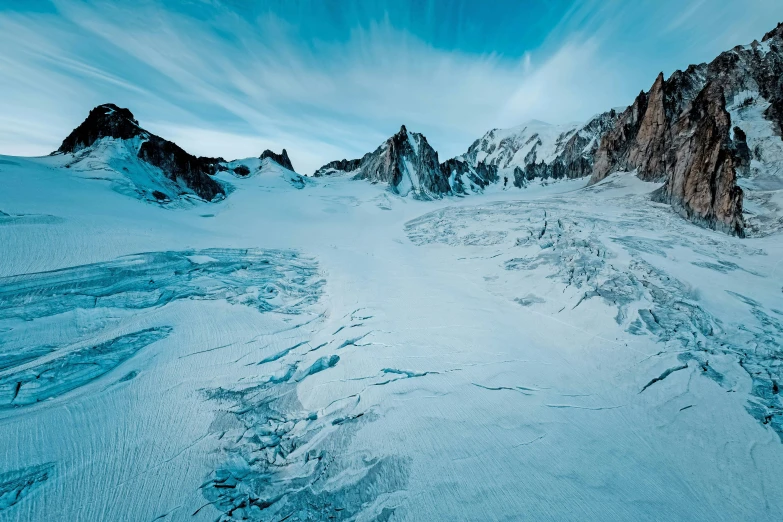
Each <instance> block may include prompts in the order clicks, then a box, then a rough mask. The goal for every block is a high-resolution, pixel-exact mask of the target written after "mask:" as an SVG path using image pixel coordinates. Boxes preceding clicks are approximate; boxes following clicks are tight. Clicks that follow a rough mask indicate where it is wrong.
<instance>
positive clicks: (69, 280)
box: [0, 152, 783, 522]
mask: <svg viewBox="0 0 783 522" xmlns="http://www.w3.org/2000/svg"><path fill="white" fill-rule="evenodd" d="M112 154H115V152H112ZM112 157H113V156H112ZM62 162H63V159H62V157H48V158H34V159H31V158H16V157H8V156H0V180H2V186H3V188H4V190H3V191H1V192H0V245H2V247H1V248H2V252H1V254H2V255H0V278H1V279H0V434H1V436H0V521H3V522H5V521H31V520H47V521H60V520H62V521H82V520H83V521H97V520H107V521H109V520H110V521H153V520H156V521H165V522H168V521H175V520H176V521H180V520H181V521H185V520H187V521H215V520H224V521H227V520H265V521H266V520H283V519H285V520H288V521H295V520H297V521H298V520H357V521H370V520H395V521H397V520H400V521H419V520H449V521H451V520H579V521H584V520H601V521H603V520H639V521H646V520H650V521H652V520H712V521H722V520H725V521H736V520H781V519H783V481H781V480H780V469H781V467H782V466H783V444H782V443H781V437H780V434H779V432H778V431H775V426H778V427H779V426H780V424H779V419H780V417H779V416H780V413H779V412H778V413H777V415H778V417H777V419H778V420H777V421H775V420H774V418H772V417H771V419H772V420H771V421H770V420H767V422H766V423H765V422H764V419H765V417H764V412H769V411H773V412H774V409H770V408H772V407H774V405H775V404H777V405H778V407H779V405H780V402H779V395H777V392H776V391H771V390H773V388H771V387H770V386H772V384H771V383H772V382H773V380H774V379H776V378H777V377H775V375H778V374H776V373H775V372H779V361H780V355H781V354H780V349H781V348H780V347H781V344H783V298H781V280H783V265H781V263H780V259H781V257H783V241H781V235H780V234H779V233H777V234H774V233H773V234H771V235H767V236H766V237H759V238H750V239H738V238H733V237H729V236H726V235H723V234H720V233H717V232H714V231H710V230H705V229H702V228H699V227H697V226H695V225H692V224H690V223H689V222H687V221H685V220H682V219H681V218H679V217H678V216H676V215H675V214H674V213H673V212H672V211H671V210H670V209H669V208H668V207H667V206H665V205H660V204H655V203H652V202H651V201H650V199H649V197H648V195H649V193H650V192H651V191H652V190H654V189H655V188H657V186H658V185H655V184H650V183H644V182H642V181H640V180H638V179H637V178H635V177H634V176H633V175H632V174H628V173H618V174H613V175H612V176H610V177H608V178H607V179H606V180H604V181H603V182H601V183H599V184H597V185H595V186H592V187H589V188H586V187H584V185H585V182H586V180H575V181H561V182H559V183H555V184H551V185H543V184H535V183H534V184H531V185H530V186H529V187H527V188H525V189H523V190H519V191H507V192H503V191H500V190H498V191H492V192H488V193H485V194H477V195H474V196H471V197H470V198H456V197H446V198H443V199H442V200H436V201H428V202H424V201H416V200H412V199H410V198H401V197H397V196H395V195H393V194H391V193H390V192H389V191H387V190H384V189H383V188H382V187H380V186H378V185H372V184H369V183H360V182H355V181H351V180H350V179H347V178H345V177H337V178H328V177H325V178H319V179H307V180H303V181H301V183H300V182H299V179H300V178H301V176H298V175H296V174H295V173H291V172H290V171H287V170H286V169H282V168H280V167H277V166H275V165H269V164H267V165H260V164H259V165H258V167H261V168H260V169H258V168H256V169H251V170H254V172H253V174H252V175H250V176H247V177H243V178H240V177H237V176H236V175H234V174H233V173H231V172H223V173H220V174H219V176H218V177H219V178H220V180H221V182H222V183H225V184H227V185H231V186H232V187H233V190H231V191H230V194H229V195H228V197H227V198H226V199H225V200H223V201H220V202H217V203H202V202H194V203H193V204H188V205H176V204H175V203H176V202H173V203H171V204H166V205H160V204H151V203H150V202H149V201H147V200H144V199H141V200H140V199H138V198H135V197H128V196H129V194H128V193H127V191H125V192H123V191H117V190H116V185H117V183H118V181H117V179H118V178H117V176H116V175H117V173H116V171H114V170H111V171H104V169H103V167H100V166H98V167H96V168H95V170H92V171H91V170H87V169H86V167H85V166H83V165H82V166H80V167H79V168H78V169H77V168H74V167H73V166H72V167H71V168H69V169H66V168H64V167H63V163H62ZM105 172H108V174H109V175H110V177H111V179H112V181H108V182H107V181H106V180H105V179H104V173H105ZM143 174H144V175H146V173H143ZM135 175H136V174H134V176H135ZM138 175H139V176H140V175H142V173H140V174H138ZM156 182H157V181H156ZM299 189H301V190H299ZM130 195H132V194H130ZM740 361H742V364H740ZM774 382H777V381H774ZM774 389H775V390H776V389H777V384H775V385H774ZM775 401H777V402H775ZM770 405H771V406H770ZM759 412H761V414H759ZM775 422H778V424H777V425H776V424H775Z"/></svg>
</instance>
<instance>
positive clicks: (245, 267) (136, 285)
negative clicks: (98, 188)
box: [0, 249, 323, 410]
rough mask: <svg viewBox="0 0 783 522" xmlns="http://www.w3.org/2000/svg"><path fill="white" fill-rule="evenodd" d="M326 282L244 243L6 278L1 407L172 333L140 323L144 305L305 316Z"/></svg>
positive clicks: (0, 320)
mask: <svg viewBox="0 0 783 522" xmlns="http://www.w3.org/2000/svg"><path fill="white" fill-rule="evenodd" d="M322 284H323V281H322V279H320V277H318V273H317V266H316V264H315V262H314V261H313V260H311V259H308V258H303V257H300V256H299V255H298V254H297V253H295V252H291V251H277V250H243V249H208V250H200V251H182V252H151V253H145V254H136V255H131V256H125V257H122V258H119V259H117V260H114V261H108V262H105V263H95V264H91V265H83V266H76V267H72V268H66V269H62V270H55V271H51V272H43V273H34V274H25V275H20V276H12V277H6V278H2V279H0V410H2V409H4V408H12V407H20V406H26V405H30V404H34V403H37V402H40V401H43V400H46V399H50V398H54V397H58V396H60V395H63V394H65V393H68V392H70V391H73V390H75V389H77V388H80V387H82V386H85V385H86V384H88V383H90V382H92V381H94V380H96V379H98V378H100V377H101V376H103V375H105V374H107V373H109V372H110V371H112V370H113V369H114V368H116V367H118V366H119V365H121V364H122V363H123V362H125V361H126V360H127V359H129V358H130V357H132V356H133V355H134V354H136V353H137V352H138V351H139V350H141V349H142V348H144V347H146V346H148V345H150V344H152V343H155V342H157V341H160V340H161V339H164V338H165V337H167V336H168V335H169V334H170V333H171V331H172V328H173V327H172V325H165V324H156V325H154V326H147V327H144V328H138V327H136V326H135V323H134V317H135V314H137V313H139V312H140V311H142V310H155V309H159V308H161V307H163V306H166V305H167V304H170V303H172V302H174V301H177V300H182V299H196V300H225V301H228V302H229V303H233V304H241V305H246V306H250V307H252V308H255V309H257V310H258V311H259V312H268V311H277V312H280V313H285V314H297V313H299V312H300V311H301V310H302V309H303V308H305V307H307V306H308V305H310V304H312V303H314V302H315V301H317V300H318V298H319V296H320V293H321V286H322ZM153 322H154V321H153ZM127 329H129V330H130V331H127Z"/></svg>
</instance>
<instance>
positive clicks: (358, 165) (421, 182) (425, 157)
mask: <svg viewBox="0 0 783 522" xmlns="http://www.w3.org/2000/svg"><path fill="white" fill-rule="evenodd" d="M331 174H351V175H353V177H354V178H356V179H366V180H369V181H372V182H376V183H377V182H380V183H386V184H388V185H389V188H390V189H391V190H392V191H393V192H395V193H397V194H400V195H402V196H406V195H408V194H412V195H413V197H416V198H419V199H430V198H433V197H435V198H437V197H440V196H442V195H444V194H450V193H451V192H452V189H451V186H450V185H449V177H448V175H445V174H444V173H443V171H442V170H441V166H440V164H439V162H438V153H437V152H435V150H434V149H433V148H432V147H431V146H430V144H429V143H428V142H427V138H425V137H424V136H423V135H422V134H419V133H417V132H408V129H406V128H405V125H403V126H402V127H401V128H400V131H399V132H398V133H397V134H395V135H394V136H392V137H391V138H389V139H388V140H386V141H385V142H383V143H382V144H381V146H380V147H378V148H377V149H375V151H373V152H369V153H367V154H365V155H364V156H362V158H361V159H355V160H339V161H333V162H331V163H327V164H326V165H324V166H323V167H321V168H320V169H318V170H317V171H315V174H313V176H315V177H319V176H327V175H331Z"/></svg>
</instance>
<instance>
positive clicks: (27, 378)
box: [0, 327, 171, 410]
mask: <svg viewBox="0 0 783 522" xmlns="http://www.w3.org/2000/svg"><path fill="white" fill-rule="evenodd" d="M169 333H171V328H169V327H161V328H151V329H147V330H141V331H139V332H134V333H131V334H127V335H123V336H120V337H117V338H115V339H111V340H110V341H106V342H104V343H101V344H99V345H97V346H88V347H85V348H79V349H76V350H73V351H67V350H63V351H65V352H66V353H65V354H64V355H62V356H59V357H54V358H51V359H46V360H44V361H42V362H37V364H35V363H34V365H26V366H25V367H24V368H22V369H19V370H18V371H15V370H14V371H9V372H4V373H3V374H2V375H0V410H2V409H5V408H13V407H18V406H27V405H29V404H35V403H36V402H40V401H43V400H46V399H50V398H52V397H58V396H60V395H62V394H65V393H68V392H69V391H71V390H74V389H76V388H79V387H80V386H84V385H85V384H88V383H90V382H92V381H94V380H95V379H97V378H99V377H101V376H103V375H105V374H106V373H108V372H110V371H111V370H113V369H114V368H116V367H117V366H119V365H120V364H122V363H123V362H124V361H126V360H127V359H129V358H130V357H132V356H133V355H134V354H135V353H136V352H138V351H139V350H141V349H142V348H144V347H145V346H148V345H150V344H152V343H154V342H156V341H160V340H161V339H164V338H165V337H167V336H168V335H169Z"/></svg>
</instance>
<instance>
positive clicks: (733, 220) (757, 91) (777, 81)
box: [590, 24, 783, 235]
mask: <svg viewBox="0 0 783 522" xmlns="http://www.w3.org/2000/svg"><path fill="white" fill-rule="evenodd" d="M738 99H741V100H740V101H737V100H738ZM719 102H720V103H721V105H720V107H718V104H719ZM727 102H728V103H727ZM727 106H732V107H733V109H732V110H733V111H734V112H732V114H733V115H734V117H736V118H737V121H735V122H732V121H731V117H730V115H729V113H728V112H727V111H726V109H727ZM752 107H763V117H764V118H766V119H767V120H768V121H769V122H770V123H772V124H773V126H774V129H776V130H775V132H777V133H778V134H779V135H780V134H783V25H781V24H778V26H777V27H776V28H775V29H774V30H772V31H770V32H769V33H767V34H766V35H765V36H764V38H763V39H762V41H761V42H758V41H754V42H753V43H751V44H749V45H740V46H736V47H734V48H733V49H731V50H729V51H726V52H724V53H721V54H720V55H719V56H718V57H716V58H715V59H714V60H713V61H712V62H710V63H709V64H700V65H691V66H690V67H688V68H687V69H686V70H685V71H675V72H674V73H673V74H672V75H671V76H670V77H669V78H668V79H666V80H664V78H663V74H660V75H658V78H657V79H656V80H655V83H653V85H652V87H651V88H650V90H649V91H648V92H642V93H640V94H639V96H638V97H637V98H636V100H634V103H633V104H632V105H631V106H630V107H629V108H628V109H626V110H625V111H624V112H623V113H622V114H621V115H620V117H619V119H618V121H617V124H616V125H615V126H614V128H612V129H610V130H609V131H608V132H607V133H605V135H604V136H603V138H602V139H601V144H600V146H599V148H598V150H597V151H596V154H595V162H594V166H593V172H592V176H591V180H590V182H591V183H596V182H598V181H600V180H602V179H603V178H605V177H606V176H607V175H609V174H610V173H612V172H615V171H631V170H636V172H637V175H638V176H639V177H640V178H641V179H644V180H648V181H665V182H666V186H665V187H664V189H662V190H663V192H664V193H665V194H666V196H665V197H663V198H662V199H664V200H667V201H669V202H670V203H671V204H672V205H673V206H674V207H675V208H676V209H677V210H678V211H679V212H680V213H681V214H683V215H685V216H686V217H688V218H689V219H691V220H693V221H696V222H699V223H702V224H704V225H706V226H710V227H713V228H717V229H720V230H725V231H727V232H730V233H733V234H739V235H742V234H743V226H744V219H743V215H742V212H743V209H742V199H743V198H742V190H741V189H740V188H739V187H737V185H736V180H737V177H738V176H739V177H747V176H750V175H751V164H752V160H753V159H754V155H755V159H756V160H757V161H759V162H760V163H762V164H763V163H764V162H765V161H771V160H770V158H768V157H765V155H764V154H762V150H761V148H759V147H762V146H764V145H768V143H761V142H759V143H755V144H754V143H749V140H748V137H747V134H746V132H745V130H743V127H746V126H748V125H749V126H754V125H755V127H756V128H758V127H759V125H758V122H757V121H753V122H752V123H748V124H747V125H746V123H745V122H744V121H743V119H744V114H745V113H746V112H747V111H745V110H744V109H745V108H749V109H750V108H752ZM750 112H751V113H752V111H750ZM748 117H750V118H753V115H752V114H751V115H750V116H748ZM756 134H758V132H756ZM768 138H769V136H758V135H757V136H754V139H755V140H756V141H758V140H759V139H761V140H762V141H763V140H764V139H768ZM754 151H755V152H754ZM767 156H772V155H771V154H770V155H767ZM773 159H774V158H773ZM757 170H758V169H757ZM760 170H764V168H763V165H762V167H761V169H760ZM766 170H768V171H778V170H779V169H777V168H769V169H766ZM767 184H768V185H769V183H767ZM708 187H710V190H707V188H708Z"/></svg>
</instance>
